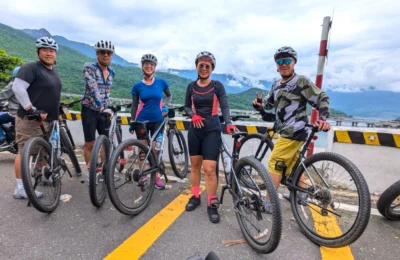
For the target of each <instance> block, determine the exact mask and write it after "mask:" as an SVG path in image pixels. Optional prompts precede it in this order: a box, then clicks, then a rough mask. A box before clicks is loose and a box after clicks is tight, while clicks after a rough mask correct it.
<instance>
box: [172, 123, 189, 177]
mask: <svg viewBox="0 0 400 260" xmlns="http://www.w3.org/2000/svg"><path fill="white" fill-rule="evenodd" d="M168 154H169V160H170V162H171V167H172V170H173V171H174V173H175V175H176V176H177V177H179V178H181V179H183V178H185V177H186V176H187V174H188V168H189V152H188V147H187V145H186V140H185V137H184V136H183V134H182V132H181V131H179V130H177V131H175V130H171V131H170V132H169V136H168Z"/></svg>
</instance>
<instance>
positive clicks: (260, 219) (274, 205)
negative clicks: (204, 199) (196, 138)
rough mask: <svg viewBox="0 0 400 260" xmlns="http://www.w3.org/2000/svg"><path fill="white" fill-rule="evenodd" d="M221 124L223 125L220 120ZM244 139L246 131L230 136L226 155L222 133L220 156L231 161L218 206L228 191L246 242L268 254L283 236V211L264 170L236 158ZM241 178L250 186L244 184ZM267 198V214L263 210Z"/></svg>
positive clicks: (255, 163)
mask: <svg viewBox="0 0 400 260" xmlns="http://www.w3.org/2000/svg"><path fill="white" fill-rule="evenodd" d="M231 118H232V121H237V120H239V119H242V118H249V116H248V115H234V116H231ZM220 121H221V123H223V118H222V117H220ZM247 136H248V133H247V132H235V133H233V134H232V138H233V149H232V153H229V150H228V146H227V142H226V139H225V136H224V135H223V133H221V145H220V157H221V160H223V161H224V158H226V156H228V157H229V158H230V162H228V163H227V164H225V165H224V173H225V182H226V184H225V185H223V186H222V192H221V197H220V203H221V204H222V203H223V198H224V193H225V191H226V190H228V191H229V193H230V194H231V195H232V198H233V209H234V211H235V214H236V218H237V221H238V223H239V227H240V229H241V231H242V233H243V234H244V237H245V239H246V240H247V242H248V243H249V245H250V246H251V247H252V248H253V249H254V250H255V251H256V252H258V253H262V254H268V253H271V252H273V251H274V250H275V249H276V248H277V247H278V245H279V242H280V239H281V235H282V212H281V207H280V202H279V197H278V193H277V192H276V190H275V187H274V184H273V182H272V179H271V177H270V175H269V174H268V172H267V170H266V169H265V167H264V166H263V165H262V164H261V162H259V161H258V160H256V159H255V158H254V157H253V156H245V157H241V158H239V148H240V146H239V145H240V143H241V140H242V139H243V138H246V137H247ZM225 161H226V159H225ZM217 165H218V163H217ZM217 171H218V167H217ZM243 178H246V179H247V181H248V184H251V185H243V184H242V183H241V179H243ZM267 198H268V199H269V206H270V207H271V209H270V212H268V209H267V208H266V207H267V206H266V205H267V203H268V202H267Z"/></svg>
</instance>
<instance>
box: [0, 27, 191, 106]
mask: <svg viewBox="0 0 400 260" xmlns="http://www.w3.org/2000/svg"><path fill="white" fill-rule="evenodd" d="M35 40H36V38H33V37H31V36H30V35H28V34H26V33H24V32H23V31H20V30H16V29H13V28H11V27H9V26H6V25H4V24H0V46H1V48H3V49H5V50H6V51H7V53H8V54H9V55H14V56H19V57H21V58H22V59H23V60H24V62H28V61H35V60H37V55H36V50H35ZM88 61H94V59H92V58H90V57H88V56H85V55H84V54H82V53H81V52H79V51H76V50H74V49H71V48H68V47H66V46H63V45H59V51H58V53H57V65H56V67H57V69H58V71H59V72H60V77H61V78H62V82H63V92H65V93H73V94H81V93H83V86H84V85H83V75H82V69H83V64H84V63H85V62H88ZM111 66H112V67H113V68H114V69H115V71H116V76H115V80H114V84H113V86H114V88H113V89H112V92H111V95H112V96H113V97H119V98H126V97H129V96H130V95H129V93H130V90H131V87H132V85H133V83H134V82H136V81H140V80H141V79H142V78H143V77H142V70H141V69H139V68H137V67H123V66H120V65H116V64H112V65H111ZM157 76H158V77H162V78H164V79H165V80H167V82H168V83H169V84H170V86H171V91H172V93H173V94H174V97H177V98H178V97H180V96H182V95H184V92H185V90H186V87H187V85H188V84H189V83H190V81H191V80H189V79H185V78H181V77H178V76H175V75H172V74H169V73H163V72H157ZM181 100H183V96H182V98H181Z"/></svg>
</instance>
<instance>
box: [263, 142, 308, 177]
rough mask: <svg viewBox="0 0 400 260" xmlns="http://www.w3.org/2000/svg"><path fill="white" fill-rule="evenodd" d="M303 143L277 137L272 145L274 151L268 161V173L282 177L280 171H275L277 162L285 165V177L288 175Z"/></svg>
mask: <svg viewBox="0 0 400 260" xmlns="http://www.w3.org/2000/svg"><path fill="white" fill-rule="evenodd" d="M303 143H304V142H302V141H296V140H291V139H288V138H284V137H279V138H278V140H277V141H276V143H275V145H274V149H273V150H272V152H271V155H270V157H269V161H268V171H269V173H272V174H276V175H282V171H279V170H276V169H275V164H276V162H277V161H284V162H285V165H286V167H287V168H286V175H289V174H290V173H291V171H292V168H293V166H294V163H295V162H296V160H297V158H298V157H299V154H298V151H299V149H300V147H301V146H302V145H303Z"/></svg>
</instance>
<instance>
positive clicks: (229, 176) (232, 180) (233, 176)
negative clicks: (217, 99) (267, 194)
mask: <svg viewBox="0 0 400 260" xmlns="http://www.w3.org/2000/svg"><path fill="white" fill-rule="evenodd" d="M242 135H247V133H244V132H237V133H235V134H234V136H233V138H234V139H233V140H234V141H233V149H232V153H230V152H229V150H228V145H227V142H226V139H225V136H224V134H223V133H221V145H220V152H219V154H220V157H221V159H223V156H222V154H223V152H225V153H226V154H227V155H228V156H229V157H230V158H231V172H230V173H227V172H226V171H225V168H224V173H225V181H226V185H224V186H223V187H222V192H221V197H220V202H221V204H222V202H223V198H224V193H225V190H226V189H228V190H229V193H230V194H231V195H232V197H234V201H235V199H237V201H236V203H239V202H240V198H238V197H237V195H236V194H235V192H233V191H232V184H235V187H237V188H238V189H239V194H242V193H243V191H242V187H241V185H240V184H239V180H238V176H237V173H236V172H235V166H236V163H237V162H238V161H239V154H238V152H237V149H238V147H237V146H236V144H237V143H240V141H238V139H239V138H240V137H241V136H242ZM249 177H250V179H251V180H252V181H253V183H255V181H254V179H253V178H252V177H251V175H249ZM257 189H258V192H259V193H260V194H261V190H260V189H259V188H258V186H257Z"/></svg>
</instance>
